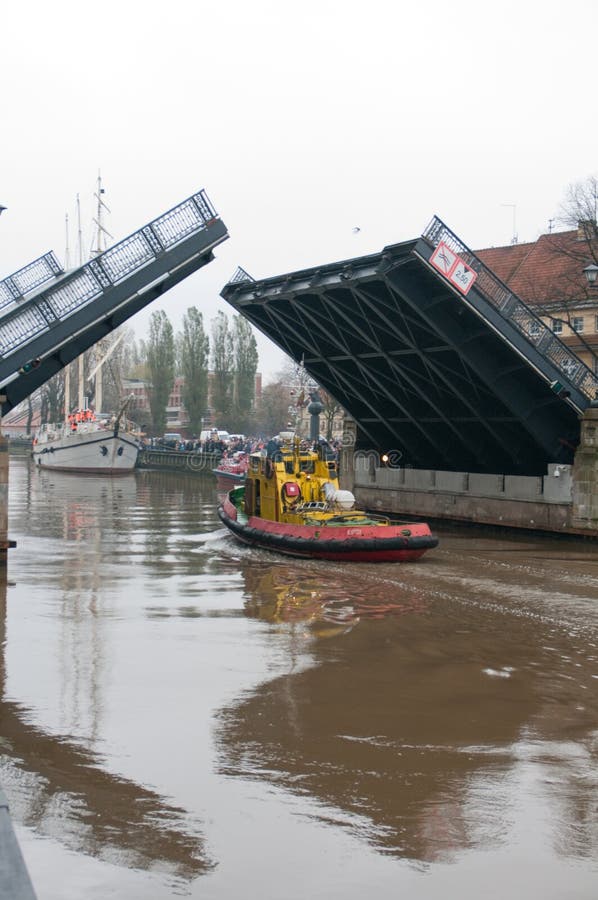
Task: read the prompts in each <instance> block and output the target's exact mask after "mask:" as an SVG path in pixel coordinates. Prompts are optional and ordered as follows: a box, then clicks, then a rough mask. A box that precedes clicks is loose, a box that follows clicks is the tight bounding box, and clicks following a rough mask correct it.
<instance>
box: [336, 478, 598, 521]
mask: <svg viewBox="0 0 598 900" xmlns="http://www.w3.org/2000/svg"><path fill="white" fill-rule="evenodd" d="M558 468H559V469H560V471H559V473H558V475H557V474H556V473H552V474H551V475H547V476H545V477H544V478H542V477H527V476H515V475H479V474H475V473H469V472H443V471H436V470H431V469H385V468H378V467H375V468H373V470H372V471H368V472H367V473H363V472H359V470H357V471H356V472H355V480H354V485H353V488H352V490H353V492H354V494H355V496H356V498H357V501H358V503H359V505H360V506H365V507H366V508H367V509H371V510H376V511H378V512H384V513H387V514H388V515H396V516H401V517H404V516H416V517H418V518H429V519H447V520H452V521H459V522H470V523H472V524H484V525H500V526H504V527H510V528H527V529H532V530H539V531H551V532H561V533H574V534H578V533H583V534H586V535H593V536H596V537H598V529H596V530H595V531H592V529H587V528H579V527H578V526H575V525H574V523H573V521H572V499H571V494H572V476H571V467H570V466H566V467H564V466H560V467H558ZM343 481H344V479H343Z"/></svg>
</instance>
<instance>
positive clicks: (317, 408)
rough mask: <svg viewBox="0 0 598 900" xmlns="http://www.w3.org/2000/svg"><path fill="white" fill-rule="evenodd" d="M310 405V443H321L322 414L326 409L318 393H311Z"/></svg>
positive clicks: (308, 408) (308, 409)
mask: <svg viewBox="0 0 598 900" xmlns="http://www.w3.org/2000/svg"><path fill="white" fill-rule="evenodd" d="M309 400H310V402H309V405H308V407H307V411H308V413H309V415H310V424H309V439H310V441H316V442H317V441H319V439H320V413H321V412H322V410H323V409H324V404H323V403H322V401H321V399H320V395H319V393H318V391H310V392H309Z"/></svg>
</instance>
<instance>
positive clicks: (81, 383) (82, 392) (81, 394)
mask: <svg viewBox="0 0 598 900" xmlns="http://www.w3.org/2000/svg"><path fill="white" fill-rule="evenodd" d="M77 238H78V242H79V265H80V266H82V265H83V236H82V233H81V204H80V202H79V194H77ZM78 362H79V366H78V374H79V400H78V404H77V405H78V407H79V409H83V407H84V405H85V368H84V363H85V360H84V358H83V354H82V353H81V354H80V355H79V360H78Z"/></svg>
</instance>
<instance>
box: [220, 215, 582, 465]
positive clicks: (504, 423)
mask: <svg viewBox="0 0 598 900" xmlns="http://www.w3.org/2000/svg"><path fill="white" fill-rule="evenodd" d="M221 294H222V296H223V297H224V298H225V299H226V300H227V301H228V302H229V303H230V304H231V305H232V306H233V307H234V308H235V310H236V311H237V312H239V313H242V314H243V315H244V316H245V317H246V318H247V319H248V320H249V321H250V322H251V323H252V324H253V325H255V326H256V328H258V329H259V330H260V331H262V332H263V333H264V334H266V335H267V336H268V337H269V338H270V339H271V340H273V341H274V342H275V343H276V344H277V345H278V346H279V347H280V348H281V349H282V350H284V352H285V353H287V354H288V355H289V356H290V357H292V358H293V360H295V362H297V363H301V362H302V363H303V365H304V366H305V369H306V371H307V372H308V374H309V375H310V376H311V377H313V379H314V380H315V381H316V382H318V383H319V384H320V385H321V386H322V387H324V388H325V390H326V391H328V392H329V393H330V394H331V395H332V396H333V397H334V398H335V399H336V400H337V402H338V403H339V404H340V405H341V406H342V407H344V409H345V410H346V411H347V412H348V413H349V414H350V415H351V416H352V417H353V418H354V419H355V420H356V422H357V426H358V444H357V446H358V448H359V446H363V447H370V448H372V447H373V448H376V449H378V450H379V451H380V452H383V451H388V450H391V449H393V450H398V451H400V453H401V463H402V464H404V465H411V466H413V467H416V468H427V469H444V470H448V471H469V472H498V473H507V474H523V475H526V474H527V475H531V474H545V472H546V467H547V464H548V463H571V462H572V460H573V454H574V451H575V448H576V445H577V443H578V441H579V434H580V416H581V414H582V413H583V411H584V410H585V408H586V407H587V406H589V405H590V403H592V401H594V400H595V398H596V396H597V391H598V377H597V376H596V375H595V374H594V373H593V372H592V371H591V370H590V369H589V368H588V367H587V366H586V365H585V364H584V363H583V362H582V361H581V360H580V359H579V358H578V357H577V356H575V355H574V354H573V353H572V351H571V350H570V349H569V348H568V347H567V346H566V345H565V344H564V343H563V342H562V341H561V340H560V339H559V338H558V337H557V336H556V335H555V334H553V332H552V331H551V330H550V329H549V328H548V327H547V326H546V325H545V324H544V323H543V322H542V320H541V319H540V318H539V316H538V315H537V314H536V313H535V312H534V310H533V309H530V308H529V307H528V306H527V305H526V304H525V303H523V301H522V300H521V299H520V298H519V297H517V296H516V295H515V294H514V293H513V292H512V291H511V290H510V289H509V288H508V287H507V286H506V285H505V284H504V283H503V282H501V281H500V280H499V279H498V278H497V277H496V276H495V275H494V273H493V272H491V271H490V270H489V269H488V268H487V267H486V266H484V265H483V263H482V262H481V260H480V259H478V258H477V257H476V255H475V254H474V253H473V252H472V251H471V250H470V249H469V248H468V247H467V246H466V245H465V244H464V243H463V242H462V241H461V240H460V239H459V238H458V237H457V235H455V234H454V233H453V232H452V231H451V230H450V229H449V228H448V227H447V226H446V225H445V224H444V223H443V222H442V221H441V220H440V219H438V218H436V217H435V218H434V219H433V220H432V222H431V223H430V225H429V226H428V228H427V229H426V231H425V232H424V233H423V235H421V237H419V238H416V239H414V240H409V241H405V242H403V243H399V244H393V245H390V246H388V247H385V248H384V249H383V250H382V252H380V253H376V254H371V255H368V256H362V257H358V258H355V259H349V260H344V261H341V262H336V263H330V264H328V265H323V266H318V267H316V268H311V269H306V270H303V271H297V272H290V273H287V274H284V275H279V276H276V277H271V278H266V279H263V280H254V279H252V278H251V277H250V276H249V275H248V274H247V272H245V270H243V269H237V271H236V273H235V275H234V276H233V278H232V279H231V281H230V282H229V283H228V284H227V285H225V287H224V288H223V290H222V292H221Z"/></svg>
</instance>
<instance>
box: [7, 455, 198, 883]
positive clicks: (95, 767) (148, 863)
mask: <svg viewBox="0 0 598 900" xmlns="http://www.w3.org/2000/svg"><path fill="white" fill-rule="evenodd" d="M137 490H138V486H137V481H136V478H135V476H124V477H122V478H119V479H109V478H99V477H93V476H91V477H89V478H86V479H78V478H72V477H69V476H68V475H66V474H65V473H49V474H47V473H39V472H36V471H35V470H33V471H29V472H26V473H25V490H24V491H23V494H22V498H23V508H22V510H21V511H20V515H25V516H27V517H28V528H29V533H30V535H33V537H34V538H35V547H36V548H37V553H36V554H34V555H32V557H31V559H30V561H29V566H28V577H29V578H30V579H31V583H30V587H29V590H28V591H27V590H25V591H23V590H20V591H19V594H18V598H17V602H20V603H21V604H22V603H23V602H24V601H27V606H26V607H25V608H24V609H23V613H24V614H27V612H26V610H27V609H28V608H29V607H30V606H34V604H35V603H36V602H38V597H39V603H40V604H42V606H41V609H42V611H43V612H44V613H45V617H46V618H47V620H48V621H46V622H45V623H44V617H43V616H42V618H41V619H39V618H36V619H35V620H33V619H32V620H31V621H30V622H29V625H30V641H31V652H32V653H34V654H35V662H36V667H37V669H38V671H39V672H40V673H44V672H46V673H49V672H50V671H52V672H53V673H55V674H52V675H51V676H49V677H51V678H52V689H51V692H50V696H51V697H52V700H53V702H55V704H56V707H57V711H58V715H57V720H58V725H59V732H58V733H57V732H56V729H55V728H54V729H45V728H44V727H43V726H42V725H40V724H39V723H38V722H36V719H39V712H38V710H35V709H33V708H29V707H28V706H27V705H26V704H23V703H18V702H16V701H14V700H13V699H11V698H10V696H9V695H8V691H7V676H6V663H5V648H6V621H7V615H8V608H7V583H6V580H4V581H0V648H1V651H0V722H1V742H0V783H1V784H2V786H3V788H4V790H5V791H6V793H7V794H8V796H9V797H10V805H11V811H12V815H13V818H14V819H15V821H18V822H20V823H23V824H25V825H29V826H31V827H34V828H35V829H36V830H37V831H38V832H39V833H41V834H45V835H48V836H52V837H55V838H57V839H58V840H60V841H61V842H63V843H64V845H65V846H66V847H68V848H69V849H71V850H76V851H78V852H81V853H85V854H90V855H92V856H95V857H97V858H99V859H102V860H108V861H111V862H113V863H116V864H118V865H121V866H126V867H128V868H138V869H145V870H152V871H156V870H160V871H162V872H164V873H168V874H169V875H170V876H171V877H173V878H175V879H183V880H184V881H189V880H190V879H193V878H195V877H197V875H199V874H201V873H202V872H207V871H209V870H210V869H211V868H212V865H213V863H212V860H211V859H210V858H209V856H208V854H207V853H206V850H205V847H204V839H203V836H202V829H201V827H200V825H199V823H198V821H197V819H196V817H195V816H191V815H190V814H189V813H188V812H187V811H186V810H185V809H183V808H180V807H178V806H176V805H174V804H171V803H170V802H168V801H167V800H166V799H165V798H164V797H162V796H160V794H159V793H158V792H156V791H155V790H152V789H150V788H148V787H146V786H144V785H142V784H138V783H136V782H135V781H133V780H131V779H128V778H125V777H123V776H121V775H119V774H116V773H115V772H113V771H110V769H109V765H107V760H105V759H104V758H103V757H102V755H101V754H100V753H99V752H98V746H99V745H101V739H102V733H103V714H104V700H103V691H104V690H105V689H106V686H107V684H109V675H110V671H109V669H110V654H109V646H107V625H108V623H109V622H110V621H111V619H112V616H113V613H112V610H111V602H112V592H113V588H114V585H115V584H116V583H117V581H118V579H117V577H116V572H115V570H114V568H112V567H113V566H114V565H115V559H116V556H117V553H118V551H117V548H118V546H119V543H120V541H121V540H122V541H123V542H124V543H125V545H127V546H130V545H131V543H132V541H131V532H132V528H133V525H132V523H131V519H130V517H129V515H128V512H129V511H130V510H134V509H135V507H136V503H137ZM28 537H29V536H28ZM27 539H28V538H27ZM27 539H26V540H25V541H21V546H22V553H23V554H27V552H28V549H27ZM23 545H24V546H23ZM58 547H60V551H59V552H57V549H58ZM38 573H39V576H38ZM17 590H18V588H9V589H8V597H9V601H10V598H11V596H12V597H13V599H14V596H15V593H16V591H17ZM40 637H42V638H43V639H44V640H45V641H50V644H49V645H48V646H46V647H45V648H44V653H43V655H40V653H39V651H37V652H36V651H35V647H36V644H37V642H38V641H39V640H40ZM13 641H14V638H13ZM52 647H53V651H52V649H51V648H52ZM54 687H55V693H54V690H53V689H54Z"/></svg>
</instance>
